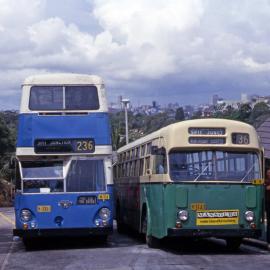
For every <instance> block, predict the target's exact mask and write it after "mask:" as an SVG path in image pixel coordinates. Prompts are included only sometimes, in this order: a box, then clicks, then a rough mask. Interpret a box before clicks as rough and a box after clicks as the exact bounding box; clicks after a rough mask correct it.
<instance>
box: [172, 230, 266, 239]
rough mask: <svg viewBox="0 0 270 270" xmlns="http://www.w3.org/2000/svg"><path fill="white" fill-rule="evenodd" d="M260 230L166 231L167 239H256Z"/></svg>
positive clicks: (259, 234)
mask: <svg viewBox="0 0 270 270" xmlns="http://www.w3.org/2000/svg"><path fill="white" fill-rule="evenodd" d="M261 233H262V232H261V230H250V229H241V230H237V229H231V230H223V229H176V228H170V229H168V236H169V237H202V238H203V237H217V238H226V237H240V238H244V237H246V238H258V237H260V236H261Z"/></svg>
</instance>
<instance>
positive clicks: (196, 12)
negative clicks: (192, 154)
mask: <svg viewBox="0 0 270 270" xmlns="http://www.w3.org/2000/svg"><path fill="white" fill-rule="evenodd" d="M64 3H65V7H64V8H63V4H64ZM0 6H1V9H0V74H1V75H2V76H4V74H5V73H7V74H9V75H8V76H6V77H7V78H11V77H10V76H11V74H12V73H13V74H14V75H12V79H10V80H4V81H3V82H2V84H5V85H4V86H3V85H2V87H0V96H3V95H7V93H6V92H5V94H4V93H3V89H10V91H14V84H17V85H18V86H19V84H20V82H21V81H20V80H21V79H22V75H26V76H27V75H29V74H30V73H40V72H54V71H63V72H65V71H70V72H83V73H95V74H99V75H101V76H103V77H105V79H106V81H107V82H109V87H110V86H111V87H112V88H113V89H115V90H114V91H115V93H114V94H115V95H117V94H119V93H120V92H121V90H119V89H121V88H123V89H127V90H126V91H128V90H130V92H129V93H128V95H130V96H138V91H139V90H138V88H141V89H143V90H142V91H143V93H144V95H148V96H149V98H151V97H152V95H153V93H154V92H155V93H157V90H156V87H155V84H160V83H161V82H162V81H163V80H166V84H167V85H166V94H167V96H168V100H169V97H170V93H172V95H177V93H176V92H177V91H178V93H179V95H181V94H183V91H184V90H182V89H185V90H186V89H187V88H188V89H189V93H190V94H192V93H193V94H194V95H198V92H196V91H198V90H197V89H202V88H204V89H202V91H206V92H207V91H208V89H209V93H210V92H211V91H214V90H213V89H215V88H219V89H222V88H224V87H225V86H226V83H227V82H228V81H229V82H231V85H230V87H239V89H242V88H245V84H246V85H247V86H246V87H251V85H252V87H254V88H255V89H254V88H252V89H251V88H250V89H247V91H265V89H266V88H265V87H266V85H269V84H268V83H264V84H263V83H259V80H266V81H267V82H268V79H267V76H266V75H265V74H266V72H269V66H270V46H269V44H270V25H269V23H268V20H269V16H270V3H269V1H267V0H258V1H256V2H255V1H250V0H241V1H233V0H229V1H225V0H137V1H127V0H95V1H90V0H65V1H64V0H61V1H60V0H59V2H55V1H52V0H0ZM64 11H65V12H64ZM15 18H16V19H15ZM251 73H252V74H257V75H258V76H257V78H258V79H255V80H254V77H252V83H249V80H251V78H250V74H251ZM168 78H170V79H169V80H168ZM257 80H258V82H257ZM201 82H203V84H202V83H201ZM172 83H173V84H172ZM199 83H201V85H200V87H199V86H198V84H199ZM224 85H225V86H224ZM262 85H263V87H262ZM146 88H147V91H146ZM163 88H164V86H163V87H161V88H160V89H163ZM1 89H2V90H1ZM18 89H19V87H18ZM192 89H196V90H192ZM235 89H236V88H235ZM253 89H254V90H253ZM7 91H8V90H7ZM159 91H162V90H159ZM233 91H234V92H233ZM233 91H232V92H231V93H232V94H231V95H234V94H233V93H235V90H233ZM239 91H240V90H239ZM229 92H230V91H228V94H229ZM12 93H13V92H12ZM159 95H164V93H161V92H159Z"/></svg>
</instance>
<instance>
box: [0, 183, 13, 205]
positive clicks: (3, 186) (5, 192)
mask: <svg viewBox="0 0 270 270" xmlns="http://www.w3.org/2000/svg"><path fill="white" fill-rule="evenodd" d="M13 198H14V185H13V184H11V183H10V182H8V181H6V180H4V179H0V207H7V206H12V205H13Z"/></svg>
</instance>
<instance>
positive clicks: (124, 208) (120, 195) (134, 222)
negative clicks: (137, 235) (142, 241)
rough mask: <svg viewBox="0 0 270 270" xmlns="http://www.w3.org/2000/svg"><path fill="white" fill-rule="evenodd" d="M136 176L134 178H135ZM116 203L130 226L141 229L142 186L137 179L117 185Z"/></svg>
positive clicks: (125, 221)
mask: <svg viewBox="0 0 270 270" xmlns="http://www.w3.org/2000/svg"><path fill="white" fill-rule="evenodd" d="M134 179H135V177H134V178H133V180H134ZM115 199H116V200H115V203H116V207H118V209H117V211H120V219H121V221H122V222H124V223H125V224H128V225H129V227H131V228H133V229H135V230H138V231H139V229H140V217H141V216H140V186H139V183H138V182H136V180H134V181H132V183H129V184H128V183H127V182H125V183H121V184H120V183H118V184H117V185H115Z"/></svg>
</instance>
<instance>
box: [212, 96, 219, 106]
mask: <svg viewBox="0 0 270 270" xmlns="http://www.w3.org/2000/svg"><path fill="white" fill-rule="evenodd" d="M218 100H219V97H218V95H213V97H212V104H213V105H217V103H218Z"/></svg>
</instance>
